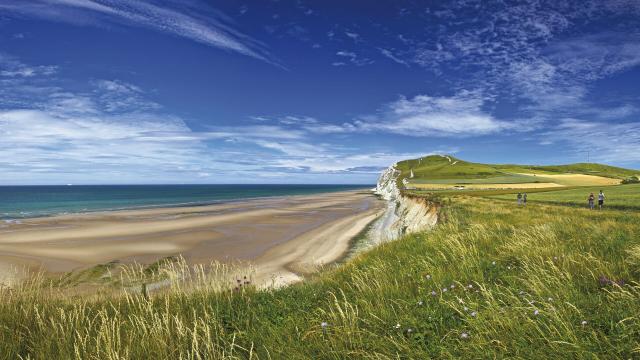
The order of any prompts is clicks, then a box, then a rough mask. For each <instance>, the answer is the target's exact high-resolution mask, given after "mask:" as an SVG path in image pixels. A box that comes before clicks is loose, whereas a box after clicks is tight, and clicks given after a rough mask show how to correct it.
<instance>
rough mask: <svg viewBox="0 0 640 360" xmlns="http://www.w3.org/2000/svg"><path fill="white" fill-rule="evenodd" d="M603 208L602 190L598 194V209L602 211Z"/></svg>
mask: <svg viewBox="0 0 640 360" xmlns="http://www.w3.org/2000/svg"><path fill="white" fill-rule="evenodd" d="M602 206H604V193H603V192H602V190H600V193H599V194H598V208H599V209H600V210H602Z"/></svg>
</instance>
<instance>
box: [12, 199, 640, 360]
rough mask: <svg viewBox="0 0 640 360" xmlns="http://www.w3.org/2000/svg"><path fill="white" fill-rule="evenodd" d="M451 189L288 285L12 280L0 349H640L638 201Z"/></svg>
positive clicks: (69, 352) (28, 352)
mask: <svg viewBox="0 0 640 360" xmlns="http://www.w3.org/2000/svg"><path fill="white" fill-rule="evenodd" d="M621 188H623V187H621ZM627 189H631V191H635V189H637V188H627ZM581 191H583V190H581ZM605 191H607V192H608V193H611V191H610V190H605ZM555 193H556V194H557V192H555ZM545 194H547V193H545ZM548 194H552V193H548ZM540 195H542V194H540ZM556 198H557V199H558V201H559V202H560V203H561V202H562V199H563V197H559V196H558V197H556ZM531 199H532V200H534V198H533V196H532V197H531ZM441 200H442V202H443V203H444V204H446V205H445V206H444V208H443V209H442V211H444V212H446V214H445V215H446V216H443V217H442V218H446V219H447V221H446V222H443V223H440V224H439V225H438V226H437V227H436V229H435V230H433V231H430V232H427V233H422V234H417V235H411V236H407V237H405V238H402V239H400V240H398V241H395V242H391V243H387V244H384V245H381V246H379V247H377V248H375V249H373V250H372V251H370V252H368V253H365V254H362V255H360V256H357V257H356V258H355V259H353V260H352V261H350V262H348V263H346V264H344V265H342V266H340V267H337V268H333V269H328V270H327V271H325V272H323V273H322V274H321V275H319V276H317V277H315V278H314V279H312V280H310V281H307V282H304V283H300V284H297V285H293V286H289V287H287V288H283V289H279V290H271V291H256V290H255V289H253V288H252V287H251V286H246V285H245V286H244V287H241V289H242V290H232V289H233V287H234V286H235V285H236V281H235V280H234V281H233V282H229V283H228V284H227V285H224V284H223V285H220V282H219V281H218V282H210V281H204V280H200V281H197V285H198V286H196V287H188V288H185V287H182V286H179V285H177V286H174V287H172V288H171V289H170V290H168V291H165V292H159V293H157V294H155V295H153V294H152V295H151V296H144V295H143V294H141V293H140V292H130V293H127V294H120V295H116V294H110V295H103V296H94V297H91V298H85V297H73V296H69V295H66V294H65V289H64V287H56V288H53V289H48V288H43V287H42V284H43V283H45V281H34V282H32V283H27V284H24V285H23V286H22V287H20V288H16V289H13V290H7V289H5V290H2V291H1V292H0V294H1V298H2V299H1V301H0V324H1V326H0V357H2V358H6V359H15V358H33V359H52V358H81V359H115V358H132V359H141V358H150V359H151V358H152V359H158V358H194V359H195V358H229V359H246V358H250V359H251V358H253V359H258V358H260V359H270V358H271V359H344V358H355V359H357V358H363V359H364V358H366V359H396V358H408V359H424V358H430V357H431V358H496V357H498V358H499V357H517V358H529V359H532V358H539V359H546V358H623V359H627V358H633V357H637V356H639V355H640V313H639V312H638V309H640V284H639V283H638V278H639V276H640V238H638V234H639V233H640V213H639V212H635V211H620V210H607V211H589V210H587V209H578V208H575V207H568V206H559V205H553V204H544V203H537V202H533V203H531V204H529V205H528V206H527V207H526V208H524V207H516V206H515V205H514V204H513V202H512V201H511V200H509V201H507V200H501V199H485V198H481V197H467V196H455V197H448V196H444V197H443V198H442V199H441ZM170 264H173V262H171V263H170ZM156 270H157V269H156ZM223 270H224V269H223ZM217 271H221V270H220V268H219V269H218V270H217ZM224 271H227V270H224ZM224 271H223V272H224ZM227 272H228V271H227ZM138 273H141V274H142V273H144V272H143V271H142V270H141V271H139V272H138ZM169 273H171V274H175V273H176V271H175V270H174V271H172V272H169ZM177 273H180V271H177ZM182 273H183V275H182V276H184V274H186V273H191V272H190V271H187V272H184V271H183V272H182ZM196 273H200V272H196ZM214 273H215V272H214ZM134 277H135V276H134ZM197 278H199V279H200V278H201V279H206V278H208V277H207V276H205V272H204V271H203V272H202V275H201V276H199V277H197ZM224 278H225V277H224V276H218V277H217V279H218V280H220V279H224ZM241 282H242V280H241ZM242 283H243V284H244V282H242ZM52 294H54V295H52Z"/></svg>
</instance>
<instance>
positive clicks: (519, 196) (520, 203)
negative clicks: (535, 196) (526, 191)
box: [517, 193, 522, 206]
mask: <svg viewBox="0 0 640 360" xmlns="http://www.w3.org/2000/svg"><path fill="white" fill-rule="evenodd" d="M517 199H518V206H520V205H522V194H521V193H518V196H517Z"/></svg>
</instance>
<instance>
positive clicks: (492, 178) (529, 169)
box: [397, 155, 639, 183]
mask: <svg viewBox="0 0 640 360" xmlns="http://www.w3.org/2000/svg"><path fill="white" fill-rule="evenodd" d="M449 159H451V161H449ZM454 162H455V164H453V163H454ZM397 168H398V169H399V170H400V171H401V172H402V173H401V175H400V176H399V178H400V179H402V178H409V175H410V171H411V169H413V173H414V178H413V179H411V181H412V182H418V183H420V182H421V183H518V182H536V181H539V182H545V181H546V180H545V179H542V178H540V176H536V177H533V176H522V175H517V174H518V173H534V174H538V175H544V174H550V175H553V174H585V175H595V176H603V177H610V178H617V179H625V178H627V177H629V176H633V175H637V174H638V173H639V171H637V170H631V169H624V168H619V167H615V166H609V165H602V164H593V163H578V164H570V165H549V166H537V165H512V164H507V165H493V164H480V163H472V162H468V161H464V160H460V159H457V158H455V157H452V156H440V155H432V156H426V157H423V158H419V159H412V160H405V161H401V162H399V163H398V164H397ZM556 181H557V179H556Z"/></svg>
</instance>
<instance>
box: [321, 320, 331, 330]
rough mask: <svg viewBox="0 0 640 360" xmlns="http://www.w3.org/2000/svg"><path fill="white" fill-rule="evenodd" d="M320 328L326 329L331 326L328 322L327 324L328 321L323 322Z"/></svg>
mask: <svg viewBox="0 0 640 360" xmlns="http://www.w3.org/2000/svg"><path fill="white" fill-rule="evenodd" d="M320 326H321V327H322V328H323V329H324V328H326V327H327V326H329V324H327V322H326V321H323V322H321V323H320Z"/></svg>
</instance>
